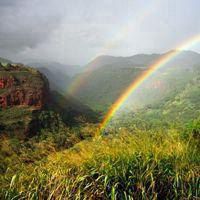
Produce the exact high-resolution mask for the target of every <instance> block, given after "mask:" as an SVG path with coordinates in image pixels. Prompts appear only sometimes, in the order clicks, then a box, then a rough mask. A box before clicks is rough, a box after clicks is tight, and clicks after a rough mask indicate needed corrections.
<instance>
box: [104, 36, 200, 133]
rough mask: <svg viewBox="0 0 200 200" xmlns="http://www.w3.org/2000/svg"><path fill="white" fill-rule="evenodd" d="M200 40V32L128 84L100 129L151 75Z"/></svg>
mask: <svg viewBox="0 0 200 200" xmlns="http://www.w3.org/2000/svg"><path fill="white" fill-rule="evenodd" d="M199 41H200V34H198V35H196V36H193V37H192V38H190V39H189V40H187V41H185V42H184V43H183V44H182V45H180V46H178V48H176V50H175V51H170V52H168V53H166V54H165V55H164V56H162V57H161V58H160V59H159V60H158V61H156V62H155V63H153V64H152V65H151V66H150V67H149V68H148V70H146V71H144V72H143V73H142V74H141V75H140V76H139V77H138V78H137V79H135V80H133V82H132V83H131V84H130V85H129V86H128V88H127V89H126V90H125V91H124V92H123V94H122V95H121V96H120V97H119V98H118V99H117V100H116V101H115V102H114V104H113V105H112V106H111V107H110V109H109V111H108V112H107V114H106V115H105V117H104V119H103V121H102V123H101V125H100V131H102V130H104V129H105V127H106V125H107V124H108V123H109V121H110V120H111V119H112V117H113V116H114V115H115V114H116V112H117V111H118V110H119V108H120V107H121V106H122V105H123V104H124V102H125V101H126V100H127V99H128V97H129V96H130V95H131V94H132V93H133V92H134V91H135V90H136V89H137V88H138V87H139V86H140V85H141V84H142V83H143V82H144V81H145V80H146V79H148V78H149V77H150V76H151V75H153V74H154V73H155V72H156V71H157V70H158V69H160V68H161V67H164V66H165V65H166V64H167V63H168V62H170V61H171V60H172V59H173V58H175V57H176V56H178V55H179V54H181V53H182V51H183V50H187V49H188V48H190V47H191V46H193V45H195V44H196V43H198V42H199Z"/></svg>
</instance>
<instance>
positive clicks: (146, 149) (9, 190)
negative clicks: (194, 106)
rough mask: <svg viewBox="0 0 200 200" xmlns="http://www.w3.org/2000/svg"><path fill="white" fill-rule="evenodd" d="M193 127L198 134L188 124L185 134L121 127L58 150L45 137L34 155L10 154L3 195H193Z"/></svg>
mask: <svg viewBox="0 0 200 200" xmlns="http://www.w3.org/2000/svg"><path fill="white" fill-rule="evenodd" d="M198 123H199V122H198ZM194 128H195V131H196V133H198V135H196V136H194V135H193V134H192V133H194V129H191V128H190V129H186V130H185V132H187V134H186V136H185V137H182V134H181V133H180V132H179V131H177V130H174V129H173V130H168V131H165V134H163V131H162V130H160V131H158V132H155V131H153V130H151V131H147V132H144V131H140V130H137V131H136V132H134V133H129V132H127V131H126V130H122V131H120V134H119V133H118V134H117V135H112V134H111V135H109V136H106V137H99V136H96V137H94V138H93V139H87V140H85V141H83V142H79V143H78V144H77V145H74V146H73V147H72V148H70V149H69V150H65V151H61V152H55V147H54V148H52V145H50V144H51V143H50V142H49V140H48V138H46V139H45V140H44V141H43V142H40V143H36V144H35V148H34V149H35V150H32V151H31V152H32V153H28V155H27V154H26V153H25V152H24V151H23V153H22V154H21V155H20V157H19V158H16V157H12V158H10V159H12V161H11V163H12V164H11V165H10V166H9V167H8V168H7V169H6V170H5V169H4V173H3V174H2V176H1V178H0V185H1V198H4V199H184V198H185V199H195V198H197V197H199V195H200V190H199V178H200V177H199V173H200V168H199V162H200V156H199V155H200V149H199V143H198V142H199V141H198V140H197V139H196V137H198V138H199V133H200V132H199V131H200V129H199V127H198V129H196V128H197V127H194ZM191 130H192V131H191ZM93 131H95V129H94V130H93ZM64 135H65V134H64ZM64 135H63V136H64ZM71 138H72V135H71ZM59 139H61V138H59ZM68 140H69V138H68ZM72 140H73V141H74V138H72ZM13 143H14V141H12V143H11V144H9V145H13ZM25 144H26V143H25ZM2 145H3V148H2V150H1V154H3V153H4V154H5V153H6V152H10V153H9V154H12V151H13V150H12V151H11V150H9V149H8V148H9V147H10V146H8V143H6V142H5V141H4V143H3V144H2ZM17 145H19V144H18V143H17V142H16V141H15V145H14V146H17ZM6 148H7V149H6ZM15 148H16V147H15ZM29 148H30V147H29ZM16 149H18V150H19V148H16ZM8 150H9V151H8ZM50 153H51V154H50ZM49 154H50V155H49ZM47 155H49V156H47ZM27 157H28V158H29V159H28V158H27ZM23 159H24V160H23ZM7 160H8V159H7ZM7 160H6V161H7ZM13 163H15V165H13ZM1 165H2V164H1ZM1 168H3V167H2V166H1Z"/></svg>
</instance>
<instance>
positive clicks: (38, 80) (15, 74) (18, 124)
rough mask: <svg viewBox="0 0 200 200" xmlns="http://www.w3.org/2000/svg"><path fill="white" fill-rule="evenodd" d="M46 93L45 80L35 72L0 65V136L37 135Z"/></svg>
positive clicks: (9, 64)
mask: <svg viewBox="0 0 200 200" xmlns="http://www.w3.org/2000/svg"><path fill="white" fill-rule="evenodd" d="M49 94H50V92H49V84H48V80H47V79H46V77H45V76H44V75H43V74H41V73H40V72H39V71H37V70H36V69H33V68H30V67H27V66H24V65H22V64H11V63H1V62H0V133H6V134H15V135H16V134H17V135H34V134H36V133H37V131H38V130H39V128H40V127H39V125H38V124H39V119H38V116H39V114H40V112H41V111H42V110H43V108H45V106H46V105H47V103H48V100H49V98H50V97H49Z"/></svg>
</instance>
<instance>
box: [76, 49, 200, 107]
mask: <svg viewBox="0 0 200 200" xmlns="http://www.w3.org/2000/svg"><path fill="white" fill-rule="evenodd" d="M165 54H166V53H165ZM165 54H150V55H148V54H138V55H134V56H131V57H114V56H100V57H97V58H96V59H94V60H93V61H91V62H90V63H89V64H88V65H87V66H86V69H87V70H85V72H84V73H82V74H79V75H77V76H75V77H74V80H76V78H78V77H80V76H84V77H85V79H84V84H83V85H82V86H81V88H80V89H79V90H78V91H77V92H76V93H75V96H76V97H77V98H78V99H80V101H82V102H84V103H85V104H87V105H89V106H92V107H93V108H95V109H100V110H102V109H105V108H107V107H108V106H110V105H111V104H112V103H113V102H114V101H115V100H116V99H117V98H118V97H119V95H120V94H121V93H122V92H123V91H124V90H125V89H126V87H127V86H128V85H129V84H130V83H131V82H132V81H133V80H134V79H135V78H136V77H138V76H139V75H140V74H141V73H142V72H143V71H144V70H146V69H147V68H148V66H150V65H151V64H152V63H154V62H155V61H156V60H158V59H159V58H160V57H162V56H164V55H165ZM177 54H178V52H177ZM199 66H200V54H198V53H196V52H192V51H184V52H181V54H180V55H179V56H177V57H176V58H174V59H172V61H170V62H169V63H168V64H167V65H166V67H164V68H161V69H160V70H158V72H157V75H156V76H154V77H156V78H154V79H152V81H148V82H147V83H145V84H146V85H145V87H144V89H143V92H142V93H145V94H146V97H147V96H148V98H146V97H144V95H143V94H138V96H139V98H138V100H139V103H140V104H144V103H146V102H144V101H146V100H145V99H148V102H149V103H151V102H153V101H155V100H159V99H160V98H161V97H162V98H164V97H165V96H167V95H168V94H169V93H170V92H171V90H173V89H175V88H176V89H177V88H181V87H182V86H183V85H185V84H186V83H187V82H188V81H190V80H191V78H192V77H193V74H194V73H195V69H196V68H199Z"/></svg>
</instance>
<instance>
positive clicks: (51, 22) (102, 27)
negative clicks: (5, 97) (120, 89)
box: [0, 0, 200, 65]
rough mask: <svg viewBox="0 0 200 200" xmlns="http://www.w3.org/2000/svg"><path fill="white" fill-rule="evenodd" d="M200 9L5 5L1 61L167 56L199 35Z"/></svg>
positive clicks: (191, 5) (88, 0)
mask: <svg viewBox="0 0 200 200" xmlns="http://www.w3.org/2000/svg"><path fill="white" fill-rule="evenodd" d="M199 8H200V1H199V0H0V57H4V58H8V59H11V60H13V61H17V62H25V61H56V62H60V63H65V64H74V65H85V64H87V63H88V62H89V61H91V60H92V59H94V58H95V57H97V56H98V55H114V56H131V55H134V54H138V53H162V52H166V51H169V50H171V49H173V48H175V47H176V46H177V45H178V44H180V43H182V41H184V40H187V39H188V38H190V37H192V36H194V35H197V34H200V12H199ZM191 50H194V51H197V52H200V45H196V46H194V47H192V49H191Z"/></svg>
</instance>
